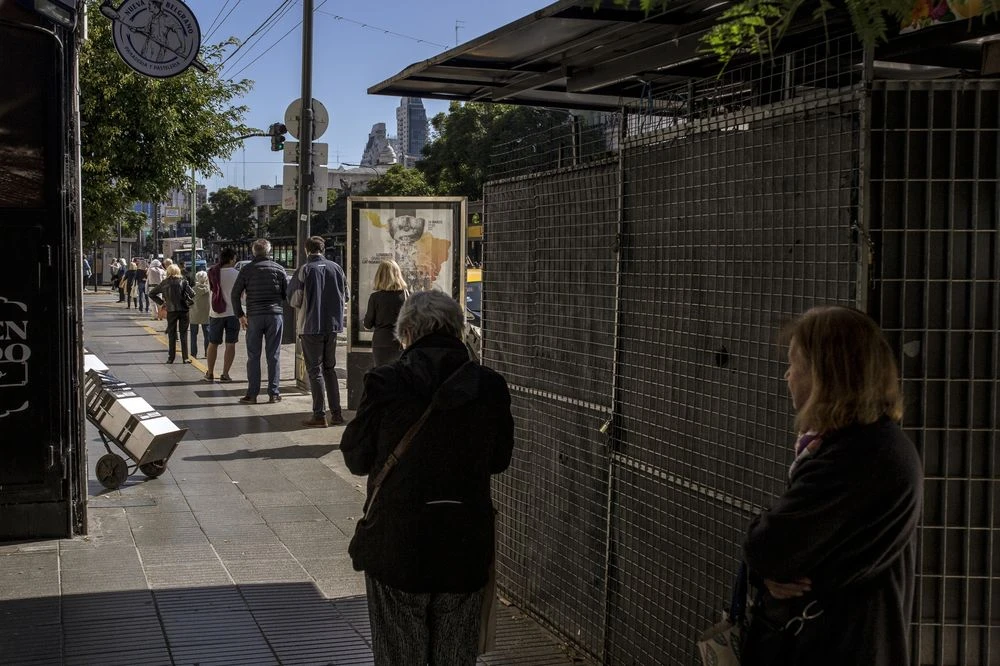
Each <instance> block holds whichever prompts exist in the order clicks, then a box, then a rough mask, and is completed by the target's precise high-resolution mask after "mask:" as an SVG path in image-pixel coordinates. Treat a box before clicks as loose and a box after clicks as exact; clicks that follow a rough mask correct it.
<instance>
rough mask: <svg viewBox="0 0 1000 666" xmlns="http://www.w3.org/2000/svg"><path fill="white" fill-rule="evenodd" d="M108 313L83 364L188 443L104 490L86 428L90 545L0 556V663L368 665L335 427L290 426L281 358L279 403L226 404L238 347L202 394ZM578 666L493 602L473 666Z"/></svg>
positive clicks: (63, 543) (96, 319) (96, 314)
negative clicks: (493, 627)
mask: <svg viewBox="0 0 1000 666" xmlns="http://www.w3.org/2000/svg"><path fill="white" fill-rule="evenodd" d="M112 301H113V299H112V297H111V296H110V295H109V294H108V293H107V292H106V291H102V292H101V293H100V294H97V295H94V294H88V295H87V296H86V298H85V310H86V345H87V347H88V349H89V350H90V351H91V352H92V353H95V354H96V355H97V356H98V357H99V358H101V360H103V361H104V362H105V363H106V364H107V365H108V366H109V368H110V369H111V371H112V372H113V373H115V374H116V375H117V376H118V377H120V378H121V379H123V380H124V381H127V382H129V383H130V384H131V385H132V386H133V388H135V390H136V391H137V392H138V393H139V394H140V395H142V396H143V397H144V398H146V400H147V401H149V402H150V403H151V404H152V405H154V406H155V407H157V408H160V409H162V411H163V412H164V413H165V414H167V415H168V416H169V417H170V418H171V419H173V420H174V422H175V423H177V424H178V425H181V426H186V427H188V428H189V432H188V434H187V436H186V437H185V439H184V440H183V441H182V442H181V444H180V446H179V447H178V449H177V451H175V452H174V454H173V456H172V457H171V458H170V460H169V462H168V465H167V471H166V472H165V473H164V474H163V476H161V477H160V478H158V479H155V480H151V479H146V478H144V477H143V476H142V475H141V474H136V475H133V476H132V477H130V478H129V480H128V481H127V482H126V485H125V486H123V487H122V488H120V489H119V490H116V491H106V490H105V489H104V488H103V487H101V485H100V484H99V483H98V482H97V481H96V479H95V478H94V472H93V466H94V462H96V460H97V458H99V457H100V456H101V455H102V454H103V453H104V447H103V445H102V443H101V441H100V439H99V437H98V435H97V431H96V430H95V429H94V428H93V427H92V426H91V425H90V424H88V455H89V471H90V477H91V478H90V481H89V490H90V495H91V499H90V503H89V507H88V520H89V531H88V534H87V535H86V536H83V537H77V538H74V539H65V540H49V541H36V542H23V543H6V544H4V543H0V663H2V664H87V665H91V664H102V665H104V664H128V665H133V664H177V665H196V664H197V665H201V666H205V665H208V664H233V665H249V664H370V663H372V657H371V651H370V646H369V642H370V634H369V628H368V617H367V610H366V606H365V597H364V580H363V577H362V576H361V575H360V574H358V573H356V572H355V571H353V569H352V567H351V563H350V559H349V557H348V555H347V544H348V541H349V535H350V534H352V533H353V529H354V522H355V521H356V520H357V518H358V517H359V516H360V512H361V505H362V501H363V495H362V489H363V485H362V482H363V479H360V478H357V477H352V476H351V475H350V474H349V472H348V471H347V470H346V469H345V468H344V466H343V461H342V458H341V456H340V452H339V450H338V442H339V439H340V432H341V428H326V429H307V428H302V427H301V426H300V422H301V420H302V419H303V418H304V417H306V416H307V415H308V412H309V407H310V398H309V396H308V395H303V394H302V393H300V392H298V391H297V390H296V389H295V387H294V381H293V380H292V375H293V371H292V366H291V363H290V359H291V357H292V353H293V352H292V347H291V346H290V345H289V346H286V347H285V348H284V349H283V351H282V358H283V360H285V363H284V365H283V368H282V393H283V396H284V400H283V401H282V402H281V403H279V404H275V405H268V404H259V405H255V406H246V405H239V404H237V403H236V400H237V399H238V398H239V396H241V395H242V394H243V392H244V390H245V384H243V383H241V382H240V381H239V380H240V379H241V378H244V377H245V370H244V363H245V352H244V350H243V345H242V340H241V343H240V344H239V345H238V346H237V349H238V353H237V360H236V363H235V364H234V366H233V372H232V374H233V376H234V378H235V379H236V381H235V382H234V383H232V384H219V383H213V384H208V383H204V382H201V381H200V377H201V374H202V372H203V371H204V366H203V365H201V362H197V361H196V363H195V364H193V365H184V364H180V363H179V362H178V363H175V364H173V365H166V364H164V363H163V361H164V360H165V358H166V352H165V338H164V337H163V335H162V330H163V328H164V324H163V323H162V322H151V321H150V320H149V319H148V318H146V317H142V316H139V315H138V314H136V313H135V312H134V311H132V312H129V311H127V310H124V309H123V308H122V306H120V305H118V304H115V303H113V302H112ZM200 352H201V354H202V355H203V354H204V351H203V349H202V350H200ZM339 365H340V366H341V367H343V364H342V363H341V364H339ZM199 366H200V367H199ZM220 368H221V359H220V366H219V367H217V369H216V372H217V373H219V372H220ZM116 452H117V450H116ZM581 662H582V660H581V659H580V658H578V657H576V656H574V655H573V653H572V652H571V651H570V650H569V649H568V648H566V647H565V646H563V645H562V644H561V643H560V642H559V641H558V639H556V638H554V637H553V636H552V635H550V634H548V633H547V632H546V631H544V630H543V629H542V628H540V627H539V626H538V625H537V624H535V623H534V622H533V621H531V620H530V619H529V618H527V617H526V616H524V615H523V614H521V613H520V612H518V611H517V609H515V608H514V607H512V606H506V605H501V607H500V622H499V627H498V647H497V650H496V651H495V652H492V653H490V654H488V655H484V656H483V657H482V658H481V659H480V663H482V664H488V665H491V666H493V665H500V664H529V665H532V666H535V665H537V666H545V665H553V666H555V665H562V664H574V663H581Z"/></svg>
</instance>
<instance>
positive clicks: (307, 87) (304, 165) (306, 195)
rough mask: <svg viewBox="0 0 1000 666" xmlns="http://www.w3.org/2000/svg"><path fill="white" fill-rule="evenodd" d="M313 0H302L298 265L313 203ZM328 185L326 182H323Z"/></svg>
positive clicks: (297, 230)
mask: <svg viewBox="0 0 1000 666" xmlns="http://www.w3.org/2000/svg"><path fill="white" fill-rule="evenodd" d="M312 38H313V0H302V122H301V127H300V129H299V219H298V224H296V227H295V244H296V247H295V267H296V268H298V267H299V266H301V265H303V264H304V263H305V261H306V239H307V238H309V234H310V229H309V218H310V213H311V206H312V188H313V168H312V152H313V151H312V141H313V103H312V102H313V97H312ZM323 187H326V183H323Z"/></svg>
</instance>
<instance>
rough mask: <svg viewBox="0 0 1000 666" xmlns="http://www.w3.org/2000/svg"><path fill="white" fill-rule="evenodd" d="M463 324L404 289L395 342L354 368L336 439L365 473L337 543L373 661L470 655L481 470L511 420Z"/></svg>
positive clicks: (468, 659)
mask: <svg viewBox="0 0 1000 666" xmlns="http://www.w3.org/2000/svg"><path fill="white" fill-rule="evenodd" d="M464 327H465V316H464V314H463V312H462V308H461V307H459V305H458V303H456V302H455V299H453V298H451V297H450V296H449V295H448V294H445V293H444V292H441V291H423V292H416V293H414V294H412V295H411V296H410V297H409V298H408V299H407V300H406V303H405V304H404V305H403V308H402V310H400V313H399V319H398V321H397V323H396V337H397V338H398V339H399V341H400V342H401V343H402V345H403V349H404V351H403V354H402V356H401V357H400V358H399V360H398V361H396V362H394V363H391V364H390V365H383V366H379V367H376V368H372V369H371V370H369V371H368V372H367V373H366V374H365V378H364V389H363V392H362V395H361V404H360V405H359V406H358V412H357V415H356V416H355V418H354V419H352V420H351V422H350V423H348V424H347V428H345V430H344V435H343V437H342V438H341V441H340V450H341V452H342V453H343V454H344V462H345V463H346V464H347V467H348V469H350V470H351V473H353V474H357V475H365V474H367V475H368V495H367V500H366V502H365V517H364V518H363V519H362V520H361V521H359V522H358V523H357V525H356V528H355V533H354V537H353V539H352V540H351V544H350V547H349V549H348V551H349V553H350V555H351V560H352V562H353V565H354V568H355V570H357V571H364V572H365V585H366V588H367V592H368V617H369V621H370V623H371V629H372V649H373V652H374V654H375V664H376V666H398V665H404V664H405V665H414V666H415V665H417V664H420V665H423V664H431V665H432V666H473V665H474V664H475V663H476V656H477V652H478V648H479V629H480V620H481V611H482V605H483V595H484V594H485V593H486V591H485V590H486V589H487V582H488V580H489V569H490V564H491V562H492V560H493V557H494V548H495V543H494V515H493V503H492V499H491V497H490V478H491V476H492V475H494V474H499V473H501V472H503V471H504V470H505V469H507V467H508V466H509V465H510V459H511V453H512V451H513V447H514V420H513V417H512V416H511V411H510V392H509V391H508V388H507V382H506V381H505V380H504V378H503V377H502V376H501V375H499V374H498V373H496V372H494V371H493V370H490V369H489V368H487V367H485V366H481V365H479V364H477V363H475V362H473V361H470V360H469V353H468V351H467V350H466V347H465V343H463V342H462V333H463V329H464ZM418 424H422V425H418ZM414 426H416V428H417V429H416V432H415V434H413V435H412V439H411V440H410V445H409V447H408V448H407V449H406V450H405V452H404V453H401V454H400V455H399V457H398V461H397V462H396V464H395V467H393V468H392V471H391V473H388V474H385V473H382V472H381V471H382V470H383V469H384V466H385V463H386V461H387V460H390V454H393V455H394V454H395V449H396V447H397V445H398V444H399V443H400V441H401V440H402V439H403V438H404V436H407V433H408V432H409V431H410V430H411V428H413V427H414ZM379 477H381V478H382V482H381V485H380V486H378V488H379V490H378V491H377V492H376V490H375V488H376V483H377V481H376V479H377V478H379Z"/></svg>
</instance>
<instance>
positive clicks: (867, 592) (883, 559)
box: [743, 419, 923, 666]
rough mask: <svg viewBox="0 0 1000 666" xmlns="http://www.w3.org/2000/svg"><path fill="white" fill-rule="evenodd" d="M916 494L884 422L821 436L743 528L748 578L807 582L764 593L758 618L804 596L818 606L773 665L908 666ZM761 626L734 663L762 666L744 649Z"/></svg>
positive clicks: (905, 451) (916, 478) (905, 444)
mask: <svg viewBox="0 0 1000 666" xmlns="http://www.w3.org/2000/svg"><path fill="white" fill-rule="evenodd" d="M922 497H923V472H922V464H921V462H920V458H919V456H918V454H917V450H916V448H915V447H914V445H913V444H912V443H911V442H910V440H909V439H907V438H906V436H905V435H904V434H903V432H902V430H900V428H899V426H897V425H896V424H895V423H892V422H891V421H889V420H888V419H883V420H881V421H879V422H877V423H873V424H870V425H865V426H860V425H856V426H851V427H848V428H845V429H843V430H840V431H837V432H835V433H833V434H831V435H828V436H826V437H825V438H824V440H823V443H822V445H821V446H820V449H819V451H818V452H817V453H816V454H815V455H814V456H812V457H809V458H805V459H803V460H802V461H801V463H800V464H799V465H798V466H797V467H796V469H795V473H794V475H793V476H792V478H791V481H790V483H789V487H788V490H786V491H785V493H784V494H783V495H782V496H781V497H780V498H778V500H777V501H776V502H775V504H774V506H772V507H771V508H770V509H767V510H765V511H764V512H762V513H761V515H760V516H758V517H757V518H756V519H755V520H754V521H753V523H752V524H751V525H750V530H749V533H748V534H747V539H746V542H745V544H744V556H745V557H746V562H747V564H748V565H749V566H750V569H751V571H752V572H753V573H754V574H756V575H759V576H760V577H762V578H769V579H772V580H776V581H779V582H787V581H792V580H795V579H798V578H800V577H806V578H809V579H811V580H812V591H811V592H810V593H808V595H807V596H806V597H805V598H803V599H798V600H789V601H778V600H775V599H773V598H771V597H770V596H769V595H766V594H765V596H764V608H763V609H762V611H761V614H762V615H763V616H764V617H765V618H770V617H782V616H783V615H784V614H786V612H787V610H788V608H800V607H801V606H802V605H803V603H807V602H808V601H810V600H812V599H816V600H817V601H818V602H819V604H820V605H821V606H822V608H823V614H822V615H821V616H820V617H818V618H816V619H815V620H811V621H810V622H808V623H806V626H805V627H804V628H803V630H802V632H801V633H800V634H799V636H798V638H797V639H796V640H795V641H794V642H793V643H792V646H791V648H790V658H789V660H788V661H785V662H783V663H788V664H796V665H797V664H808V665H809V666H825V665H829V666H834V665H837V666H844V665H846V664H859V665H860V664H864V665H865V666H900V665H903V664H908V663H910V662H909V657H908V656H907V652H908V648H907V646H908V642H909V637H910V618H911V610H912V607H913V587H914V575H915V570H914V567H915V554H916V550H915V536H916V530H917V523H918V520H919V518H920V511H921V506H922V504H923V499H922ZM761 626H762V625H761V624H757V626H756V627H755V626H754V624H753V623H752V624H751V630H750V632H749V634H750V635H749V637H748V642H749V645H748V646H747V650H748V653H745V654H744V661H743V663H744V666H764V662H763V661H761V660H758V659H755V658H754V656H753V649H752V645H753V644H754V642H755V639H756V636H755V633H756V632H757V631H758V630H759V629H760V628H761ZM772 664H774V662H773V661H772V662H769V663H768V666H771V665H772Z"/></svg>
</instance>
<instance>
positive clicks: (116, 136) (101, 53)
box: [80, 0, 254, 245]
mask: <svg viewBox="0 0 1000 666" xmlns="http://www.w3.org/2000/svg"><path fill="white" fill-rule="evenodd" d="M99 6H100V2H99V1H98V0H88V11H89V13H90V16H91V20H90V23H89V28H88V30H89V39H88V41H87V42H86V43H85V44H84V47H83V49H82V51H81V54H80V115H81V121H82V137H81V140H82V157H83V181H82V184H81V186H82V191H83V228H84V243H85V244H87V245H89V244H91V243H93V242H95V241H100V240H103V239H105V238H107V237H109V236H110V235H111V234H112V230H115V233H117V231H116V230H117V224H118V221H119V220H124V219H125V218H124V216H125V215H126V210H128V208H129V207H130V206H131V204H132V203H133V202H135V201H159V200H161V199H162V198H163V197H164V196H165V195H166V194H167V192H169V191H170V190H171V189H173V188H174V187H178V186H180V185H182V184H183V183H185V182H186V180H185V179H186V176H187V175H188V174H189V173H190V170H191V167H192V166H193V167H194V168H195V169H196V170H198V171H200V172H202V173H206V174H207V173H213V172H215V171H216V168H215V166H214V165H213V161H212V160H213V158H214V157H228V156H229V155H231V154H232V152H233V150H234V149H235V147H236V145H237V144H236V143H235V141H234V139H235V137H237V136H239V135H242V134H248V133H250V132H252V131H254V130H252V129H251V128H248V127H247V126H245V125H244V124H243V118H244V116H245V113H246V107H245V106H236V105H234V104H233V102H234V100H236V99H238V98H239V97H241V96H242V95H244V94H245V93H246V92H247V91H249V90H250V87H251V82H249V81H246V80H243V81H238V82H233V81H223V80H222V79H221V78H220V77H219V72H218V68H219V64H220V63H221V61H222V53H223V48H224V47H225V44H217V45H213V46H207V47H203V48H202V52H201V58H202V60H203V61H204V62H205V63H206V64H207V65H208V66H209V71H208V72H207V73H202V72H199V71H197V70H195V69H194V68H190V69H188V71H186V72H185V73H184V74H182V75H180V76H176V77H173V78H170V79H153V78H149V77H146V76H143V75H141V74H139V73H137V72H134V71H133V70H132V69H130V68H129V67H128V66H127V65H126V64H125V63H124V62H122V59H121V58H120V57H119V55H118V53H117V51H115V48H114V44H113V42H112V37H111V22H110V21H108V20H107V19H105V18H104V17H103V16H101V14H100V12H99Z"/></svg>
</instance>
